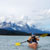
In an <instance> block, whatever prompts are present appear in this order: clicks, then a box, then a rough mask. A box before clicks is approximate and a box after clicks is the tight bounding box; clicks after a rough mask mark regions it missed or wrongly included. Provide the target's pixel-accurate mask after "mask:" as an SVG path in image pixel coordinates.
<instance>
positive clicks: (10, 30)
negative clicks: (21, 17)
mask: <svg viewBox="0 0 50 50" xmlns="http://www.w3.org/2000/svg"><path fill="white" fill-rule="evenodd" d="M19 32H20V33H19ZM22 32H23V33H22ZM29 33H36V34H43V33H50V32H49V31H42V30H39V29H37V28H36V26H35V25H32V26H31V27H30V26H29V25H28V24H27V23H26V24H23V23H22V22H21V21H20V22H18V24H16V23H11V22H9V23H7V22H2V23H0V34H29Z"/></svg>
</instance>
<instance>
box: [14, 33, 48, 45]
mask: <svg viewBox="0 0 50 50" xmlns="http://www.w3.org/2000/svg"><path fill="white" fill-rule="evenodd" d="M47 35H48V34H42V35H40V36H39V37H45V36H47ZM25 42H27V41H24V42H17V43H15V46H20V45H21V44H22V43H25Z"/></svg>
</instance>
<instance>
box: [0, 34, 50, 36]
mask: <svg viewBox="0 0 50 50" xmlns="http://www.w3.org/2000/svg"><path fill="white" fill-rule="evenodd" d="M35 35H36V36H40V35H42V34H35ZM0 36H31V34H20V35H3V34H2V35H0ZM47 36H50V34H48V35H47Z"/></svg>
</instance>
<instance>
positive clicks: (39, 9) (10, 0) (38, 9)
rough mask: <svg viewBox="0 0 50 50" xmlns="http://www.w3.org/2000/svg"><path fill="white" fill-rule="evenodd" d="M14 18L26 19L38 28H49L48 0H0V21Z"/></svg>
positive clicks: (14, 19) (49, 11) (49, 7)
mask: <svg viewBox="0 0 50 50" xmlns="http://www.w3.org/2000/svg"><path fill="white" fill-rule="evenodd" d="M12 16H13V17H12ZM26 16H27V17H26ZM16 18H17V19H18V21H19V20H23V19H27V23H28V24H29V25H32V24H34V25H35V26H36V28H38V29H42V30H50V22H49V21H50V0H0V22H3V21H11V22H12V21H14V22H17V20H16ZM23 21H24V20H23Z"/></svg>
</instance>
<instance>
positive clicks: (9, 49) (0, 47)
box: [0, 36, 50, 50]
mask: <svg viewBox="0 0 50 50" xmlns="http://www.w3.org/2000/svg"><path fill="white" fill-rule="evenodd" d="M28 37H29V36H0V50H33V49H31V48H29V47H28V43H27V42H26V43H23V44H21V46H15V43H16V42H23V41H25V40H27V39H28ZM38 43H39V44H38V48H37V50H50V37H48V36H47V37H40V41H39V42H38Z"/></svg>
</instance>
